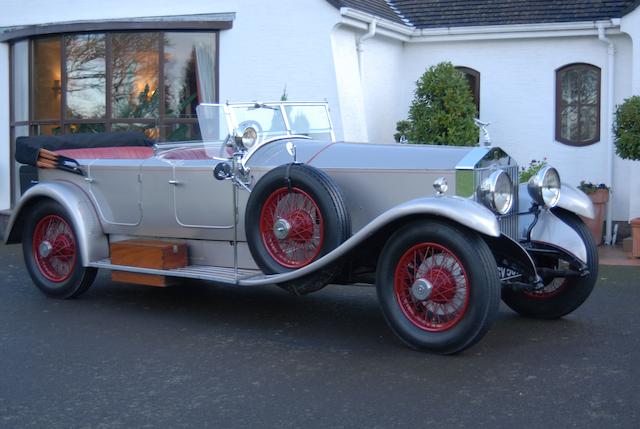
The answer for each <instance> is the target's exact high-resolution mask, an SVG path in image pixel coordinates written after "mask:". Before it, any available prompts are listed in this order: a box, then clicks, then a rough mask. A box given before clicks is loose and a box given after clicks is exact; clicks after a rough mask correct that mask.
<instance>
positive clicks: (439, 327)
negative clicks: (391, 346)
mask: <svg viewBox="0 0 640 429" xmlns="http://www.w3.org/2000/svg"><path fill="white" fill-rule="evenodd" d="M376 287H377V291H378V300H379V302H380V306H381V308H382V313H383V314H384V317H385V319H386V320H387V323H388V324H389V326H390V327H391V329H392V330H393V331H394V332H395V333H396V335H397V336H398V337H400V339H401V340H402V341H404V342H405V343H406V344H408V345H409V346H410V347H413V348H415V349H418V350H425V351H432V352H436V353H441V354H453V353H457V352H460V351H462V350H464V349H466V348H467V347H470V346H471V345H473V344H474V343H476V342H477V341H478V340H480V338H482V337H483V336H484V334H485V333H486V332H487V331H488V330H489V328H490V327H491V325H492V324H493V321H494V319H495V316H496V314H497V313H498V306H499V304H500V281H499V278H498V274H497V267H496V261H495V259H494V257H493V255H492V254H491V251H490V250H489V247H488V246H487V244H486V243H485V242H484V240H482V238H481V237H480V235H479V234H478V233H476V232H474V231H471V230H468V229H466V228H463V227H460V226H457V225H454V224H451V223H448V222H445V221H429V220H423V221H416V222H413V223H411V224H409V225H407V226H405V227H403V228H401V229H399V230H398V231H396V232H395V233H394V234H393V235H392V236H391V238H389V240H388V242H387V244H386V245H385V247H384V249H383V250H382V253H381V254H380V257H379V259H378V269H377V276H376Z"/></svg>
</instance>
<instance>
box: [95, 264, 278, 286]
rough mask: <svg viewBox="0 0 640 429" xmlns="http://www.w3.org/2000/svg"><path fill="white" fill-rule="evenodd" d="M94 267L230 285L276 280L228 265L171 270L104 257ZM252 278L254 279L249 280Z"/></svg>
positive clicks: (260, 273)
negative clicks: (112, 261) (130, 263)
mask: <svg viewBox="0 0 640 429" xmlns="http://www.w3.org/2000/svg"><path fill="white" fill-rule="evenodd" d="M89 266H90V267H93V268H103V269H107V270H114V271H125V272H129V273H139V274H151V275H158V276H167V277H177V278H187V279H197V280H207V281H212V282H217V283H224V284H228V285H238V286H249V285H252V286H253V285H256V286H258V285H263V284H272V283H274V282H272V281H268V280H266V279H267V278H268V277H269V276H265V275H264V274H262V271H259V270H246V269H238V271H237V276H236V270H235V269H233V268H227V267H213V266H208V265H189V266H187V267H184V268H175V269H171V270H158V269H153V268H140V267H131V266H128V265H114V264H112V263H111V259H103V260H101V261H97V262H91V263H90V264H89ZM249 279H251V280H252V281H250V282H247V280H249Z"/></svg>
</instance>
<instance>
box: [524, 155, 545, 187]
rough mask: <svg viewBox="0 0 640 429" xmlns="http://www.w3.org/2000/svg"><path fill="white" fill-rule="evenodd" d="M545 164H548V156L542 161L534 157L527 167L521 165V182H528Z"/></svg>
mask: <svg viewBox="0 0 640 429" xmlns="http://www.w3.org/2000/svg"><path fill="white" fill-rule="evenodd" d="M545 165H547V157H546V156H545V157H544V158H543V159H542V161H538V160H537V159H532V160H531V161H530V162H529V165H527V166H526V167H520V183H527V182H528V181H529V179H531V178H532V177H533V176H535V175H536V173H538V171H540V170H541V169H542V167H544V166H545Z"/></svg>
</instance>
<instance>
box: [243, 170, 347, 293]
mask: <svg viewBox="0 0 640 429" xmlns="http://www.w3.org/2000/svg"><path fill="white" fill-rule="evenodd" d="M245 231H246V234H247V243H248V245H249V249H250V251H251V255H252V256H253V259H254V260H255V261H256V264H257V265H258V266H259V267H260V269H262V271H263V272H264V273H266V274H279V273H285V272H288V271H293V270H296V269H299V268H302V267H304V266H307V265H309V264H310V263H312V262H313V261H315V260H317V259H319V258H321V257H322V256H324V255H326V254H327V253H329V252H331V251H332V250H333V249H335V248H336V247H338V246H339V245H340V244H341V243H342V242H344V241H345V240H347V239H348V238H349V236H350V235H351V221H350V219H349V212H348V211H347V207H346V205H345V203H344V198H343V196H342V193H341V192H340V189H339V188H338V186H337V185H336V183H335V182H334V181H333V180H332V179H331V178H330V177H329V176H328V175H327V174H326V173H324V172H323V171H321V170H318V169H316V168H314V167H311V166H308V165H305V164H286V165H282V166H280V167H277V168H274V169H273V170H271V171H269V172H268V173H267V174H265V175H264V176H263V177H262V178H261V179H260V180H259V181H258V183H256V185H255V186H254V188H253V190H252V191H251V195H250V197H249V201H248V202H247V208H246V212H245ZM341 268H342V267H341V265H340V264H334V265H331V266H329V267H325V268H323V269H321V270H318V271H316V272H314V273H312V274H309V275H307V276H305V277H304V278H301V279H297V280H294V281H291V282H287V283H283V284H280V285H279V286H281V287H283V288H285V289H287V290H288V291H290V292H292V293H295V294H305V293H309V292H313V291H316V290H318V289H321V288H322V287H324V286H326V285H327V284H328V283H329V282H330V281H331V280H332V279H333V278H334V277H335V275H336V274H338V273H339V271H340V270H341Z"/></svg>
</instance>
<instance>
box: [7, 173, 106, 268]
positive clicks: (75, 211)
mask: <svg viewBox="0 0 640 429" xmlns="http://www.w3.org/2000/svg"><path fill="white" fill-rule="evenodd" d="M43 200H53V201H56V202H57V203H58V204H60V205H61V206H62V207H64V209H65V211H66V212H67V213H68V214H69V217H70V218H71V222H72V224H73V227H74V229H75V231H76V234H77V238H78V241H79V242H80V250H81V253H80V257H81V260H82V264H83V266H88V265H89V263H90V262H93V261H99V260H101V259H105V258H108V257H109V243H108V241H107V237H106V235H105V234H104V232H103V231H102V227H101V226H100V221H99V220H98V216H97V214H96V211H95V209H94V207H93V204H92V203H91V201H90V200H89V197H87V195H86V194H85V193H84V192H83V191H82V190H81V189H80V188H79V187H77V186H76V185H73V184H71V183H68V182H46V183H40V184H38V185H36V186H33V187H32V188H30V189H29V190H28V191H27V192H25V194H24V195H23V196H22V198H21V199H20V202H19V203H18V205H17V207H16V208H15V210H14V211H13V214H12V215H11V218H10V219H9V223H8V225H7V230H6V233H5V243H7V244H13V243H20V242H21V241H22V230H23V228H24V226H25V225H24V222H25V218H26V214H27V213H28V212H29V210H31V209H32V208H33V207H35V206H37V204H38V203H39V202H42V201H43Z"/></svg>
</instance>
